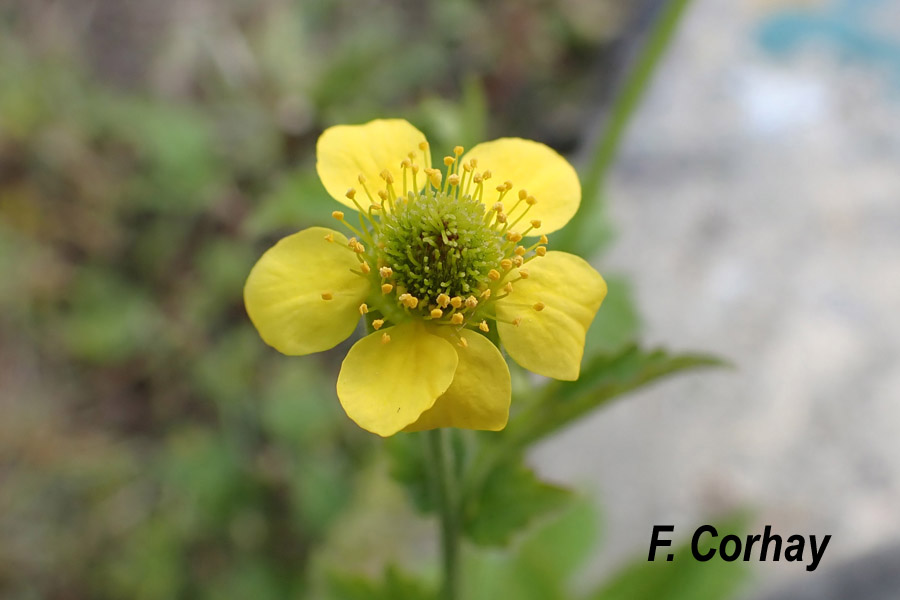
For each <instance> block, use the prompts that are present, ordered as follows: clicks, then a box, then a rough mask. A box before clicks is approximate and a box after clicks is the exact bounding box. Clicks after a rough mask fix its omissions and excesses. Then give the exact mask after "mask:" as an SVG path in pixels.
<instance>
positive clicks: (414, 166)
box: [412, 163, 419, 175]
mask: <svg viewBox="0 0 900 600" xmlns="http://www.w3.org/2000/svg"><path fill="white" fill-rule="evenodd" d="M412 172H413V175H415V174H416V173H418V172H419V165H417V164H415V163H413V166H412Z"/></svg>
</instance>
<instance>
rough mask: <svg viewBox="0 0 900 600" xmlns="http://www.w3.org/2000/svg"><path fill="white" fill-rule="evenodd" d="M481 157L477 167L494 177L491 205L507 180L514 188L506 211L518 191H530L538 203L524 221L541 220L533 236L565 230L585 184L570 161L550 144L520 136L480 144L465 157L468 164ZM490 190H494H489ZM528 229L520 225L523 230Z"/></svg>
mask: <svg viewBox="0 0 900 600" xmlns="http://www.w3.org/2000/svg"><path fill="white" fill-rule="evenodd" d="M472 158H475V159H477V160H478V166H477V167H476V170H477V171H479V172H481V171H484V170H489V171H490V172H491V174H492V177H491V179H490V181H489V182H488V183H490V184H492V185H491V186H489V187H488V188H486V189H485V195H484V198H485V204H487V205H488V206H490V205H491V204H492V203H493V202H494V200H492V198H494V197H495V196H494V194H496V192H494V191H493V189H494V188H495V187H496V186H497V185H500V184H502V183H503V182H505V181H511V182H512V184H513V189H512V191H511V192H509V193H507V194H506V197H505V198H504V199H503V206H504V211H505V212H506V213H507V214H509V213H510V210H512V207H513V205H514V204H515V203H516V202H517V201H518V199H519V196H518V191H519V190H522V189H524V190H526V191H527V192H528V195H530V196H534V197H535V199H536V200H537V203H536V204H535V205H534V206H532V207H531V210H529V211H528V216H527V217H526V218H525V219H524V221H523V222H525V223H527V222H528V221H530V220H531V219H538V220H540V221H541V227H540V228H539V229H536V230H535V231H533V232H532V233H531V234H530V235H540V234H542V233H550V232H553V231H556V230H557V229H561V228H562V227H563V225H565V224H566V223H568V222H569V219H571V218H572V217H573V216H574V215H575V211H577V210H578V205H579V204H581V183H579V181H578V175H577V174H576V173H575V169H574V168H572V165H570V164H569V162H568V161H567V160H566V159H565V158H563V157H562V156H560V155H559V153H557V152H556V151H555V150H553V149H552V148H550V147H549V146H545V145H544V144H541V143H539V142H534V141H531V140H523V139H520V138H501V139H499V140H494V141H492V142H485V143H483V144H478V145H477V146H475V147H474V148H472V150H471V151H470V152H469V153H467V154H466V155H465V156H463V157H462V161H463V163H464V164H465V163H466V162H468V161H469V160H470V159H472ZM488 190H491V192H490V193H488ZM525 206H526V205H525V203H524V202H523V203H522V204H520V205H519V207H518V208H517V209H516V211H515V212H513V213H512V214H511V220H514V219H515V218H516V217H517V216H518V215H520V214H521V212H520V211H522V210H523V209H524V208H525ZM521 229H524V227H520V228H519V230H520V231H521Z"/></svg>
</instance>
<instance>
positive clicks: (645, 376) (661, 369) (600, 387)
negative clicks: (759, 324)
mask: <svg viewBox="0 0 900 600" xmlns="http://www.w3.org/2000/svg"><path fill="white" fill-rule="evenodd" d="M726 365H728V363H727V362H726V361H723V360H722V359H720V358H717V357H715V356H711V355H708V354H674V355H673V354H669V353H668V352H667V351H665V350H661V349H659V350H651V351H646V350H642V349H640V348H638V347H637V346H629V347H627V348H624V349H623V350H621V351H620V352H618V353H613V354H601V355H598V356H596V357H595V358H594V359H593V360H591V361H590V362H589V364H588V365H587V366H586V368H585V369H584V370H583V371H582V373H581V378H580V379H578V380H577V381H554V382H552V383H550V384H549V385H547V386H546V388H545V389H544V393H543V394H542V396H541V398H540V399H539V400H538V401H537V402H536V403H534V404H533V405H531V406H530V407H528V408H526V409H525V410H523V411H522V412H521V413H519V414H518V415H516V416H515V417H514V418H513V419H511V421H510V423H509V425H507V427H506V430H505V431H504V432H503V434H502V436H498V438H499V439H500V441H499V444H501V445H503V446H506V447H507V448H508V449H509V451H521V450H522V449H524V448H525V447H526V446H528V445H529V444H532V443H534V442H535V441H537V440H539V439H541V438H543V437H545V436H547V435H549V434H551V433H554V432H556V431H558V430H560V429H561V428H563V427H565V426H566V425H568V424H570V423H572V422H574V421H576V420H577V419H579V418H581V417H582V416H583V415H585V414H587V413H588V412H590V411H592V410H594V409H596V408H598V407H600V406H603V405H604V404H606V403H607V402H609V401H610V400H612V399H613V398H616V397H618V396H620V395H622V394H624V393H626V392H630V391H632V390H634V389H637V388H639V387H642V386H644V385H647V384H649V383H652V382H654V381H656V380H658V379H661V378H662V377H665V376H667V375H671V374H674V373H678V372H681V371H687V370H691V369H697V368H702V367H722V366H726Z"/></svg>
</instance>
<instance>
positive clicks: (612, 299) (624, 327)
mask: <svg viewBox="0 0 900 600" xmlns="http://www.w3.org/2000/svg"><path fill="white" fill-rule="evenodd" d="M605 278H606V285H607V287H608V288H609V292H608V293H607V295H606V299H605V300H604V301H603V306H601V307H600V310H599V311H597V316H596V317H594V322H593V323H591V328H590V329H588V333H587V338H586V340H585V343H584V357H585V358H584V362H583V366H585V367H589V366H590V365H589V363H590V360H591V359H592V358H593V357H594V356H596V355H597V354H599V353H601V352H606V353H609V352H615V351H617V350H620V349H621V348H622V347H624V346H625V345H626V344H629V343H631V341H632V340H634V339H635V338H636V337H637V334H638V330H639V328H640V325H641V319H640V316H639V315H638V313H637V309H636V308H635V300H634V292H633V291H632V289H631V283H630V282H629V281H628V279H626V278H625V277H623V276H622V275H605Z"/></svg>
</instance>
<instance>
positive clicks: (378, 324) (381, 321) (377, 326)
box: [372, 319, 384, 331]
mask: <svg viewBox="0 0 900 600" xmlns="http://www.w3.org/2000/svg"><path fill="white" fill-rule="evenodd" d="M382 325H384V319H375V320H374V321H372V329H374V330H375V331H378V330H379V329H381V326H382Z"/></svg>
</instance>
